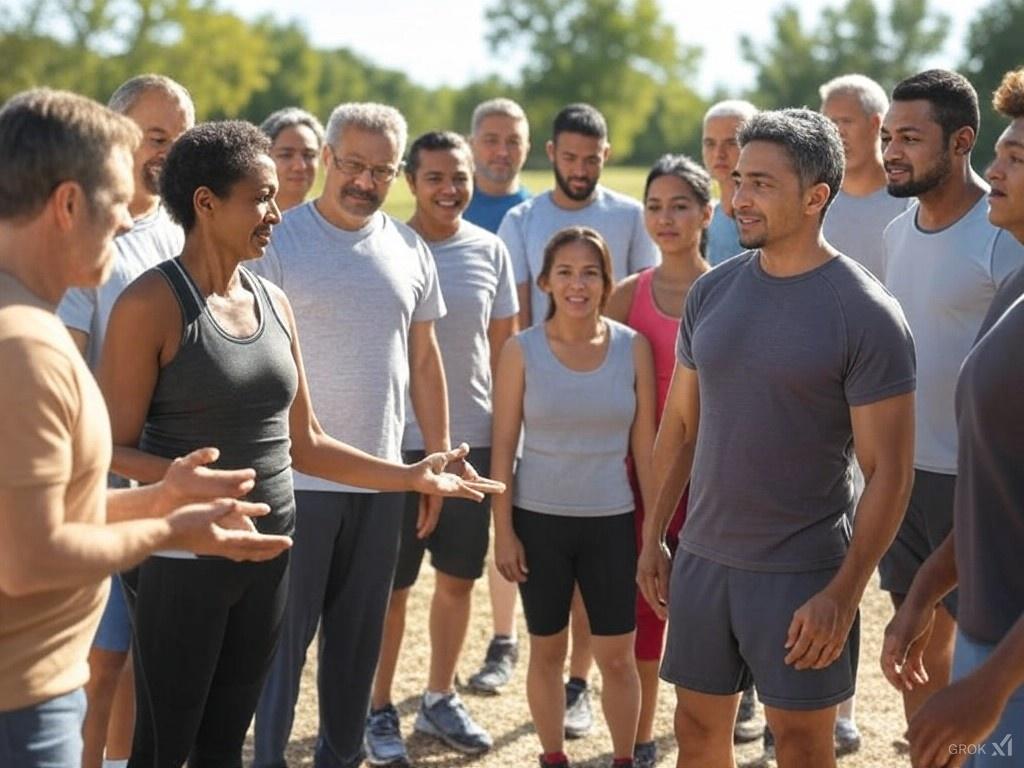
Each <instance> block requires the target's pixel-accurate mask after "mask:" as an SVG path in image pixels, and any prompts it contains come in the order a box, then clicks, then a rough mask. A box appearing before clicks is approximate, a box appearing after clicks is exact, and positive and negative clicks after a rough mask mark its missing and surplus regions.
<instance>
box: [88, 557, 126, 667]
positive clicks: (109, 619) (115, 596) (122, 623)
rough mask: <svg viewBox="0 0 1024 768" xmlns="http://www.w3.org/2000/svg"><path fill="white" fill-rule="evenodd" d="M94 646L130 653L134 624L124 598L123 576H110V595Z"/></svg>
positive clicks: (103, 649)
mask: <svg viewBox="0 0 1024 768" xmlns="http://www.w3.org/2000/svg"><path fill="white" fill-rule="evenodd" d="M92 644H93V647H95V648H99V649H100V650H101V651H114V652H119V653H128V649H129V648H131V645H132V624H131V619H130V618H129V616H128V603H126V602H125V599H124V585H123V584H122V583H121V577H120V576H119V575H118V574H116V573H115V574H114V575H113V576H111V577H110V596H109V597H107V605H106V607H105V608H104V609H103V616H102V617H101V618H100V625H99V626H98V627H97V628H96V636H95V637H94V638H93V641H92Z"/></svg>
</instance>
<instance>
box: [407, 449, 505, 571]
mask: <svg viewBox="0 0 1024 768" xmlns="http://www.w3.org/2000/svg"><path fill="white" fill-rule="evenodd" d="M425 455H426V454H425V453H424V452H423V451H406V452H405V454H404V456H403V458H404V459H405V461H406V462H408V463H412V462H415V461H420V460H421V459H423V457H424V456H425ZM470 461H471V462H472V464H473V467H474V468H475V469H476V471H477V472H479V473H480V474H481V475H483V476H485V477H486V476H487V475H489V474H490V473H491V449H490V448H474V449H473V455H472V457H471V458H470ZM419 503H420V495H419V494H418V493H407V494H405V510H404V512H403V513H402V514H403V517H402V537H401V542H400V544H399V547H398V565H397V566H396V567H395V583H394V589H408V588H409V587H411V586H412V585H413V584H415V583H416V578H417V577H418V576H419V573H420V564H421V563H422V562H423V553H424V551H426V550H430V564H431V565H433V566H434V568H436V569H437V570H439V571H440V572H441V573H444V574H447V575H448V576H454V577H455V578H457V579H468V580H474V579H479V578H480V577H481V576H482V575H483V572H484V558H486V557H487V543H488V536H489V534H490V530H491V505H490V502H489V501H487V500H484V501H482V502H478V501H473V500H472V499H454V498H448V499H445V500H444V506H442V507H441V517H440V519H439V520H438V523H437V528H435V529H434V531H433V533H431V534H430V535H429V536H428V537H427V538H425V539H419V538H416V520H417V517H418V516H419Z"/></svg>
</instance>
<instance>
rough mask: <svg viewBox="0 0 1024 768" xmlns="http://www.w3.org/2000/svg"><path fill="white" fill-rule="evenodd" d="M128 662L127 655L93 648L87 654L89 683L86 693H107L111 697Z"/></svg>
mask: <svg viewBox="0 0 1024 768" xmlns="http://www.w3.org/2000/svg"><path fill="white" fill-rule="evenodd" d="M127 661H128V654H127V653H120V652H117V651H106V650H102V649H99V648H93V649H92V650H91V651H90V652H89V682H88V684H87V685H86V689H87V691H89V692H90V693H91V692H93V691H107V692H109V695H111V696H112V695H113V693H114V689H115V688H116V687H117V681H118V679H120V677H121V672H122V671H123V670H124V669H125V667H126V663H127Z"/></svg>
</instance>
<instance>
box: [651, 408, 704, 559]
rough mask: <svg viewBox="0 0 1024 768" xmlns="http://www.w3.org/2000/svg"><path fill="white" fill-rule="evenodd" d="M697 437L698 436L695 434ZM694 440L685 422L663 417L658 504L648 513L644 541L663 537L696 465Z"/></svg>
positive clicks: (657, 453) (657, 451)
mask: <svg viewBox="0 0 1024 768" xmlns="http://www.w3.org/2000/svg"><path fill="white" fill-rule="evenodd" d="M694 437H696V436H694ZM694 447H695V446H694V442H693V440H691V439H688V437H687V434H686V428H685V425H684V424H683V423H682V422H678V421H675V420H670V419H668V418H665V419H662V422H661V426H660V427H659V428H658V435H657V437H656V438H655V440H654V457H653V459H652V461H651V464H652V470H653V471H652V475H653V477H652V483H653V487H654V507H653V508H652V510H651V511H650V512H649V513H648V514H646V515H645V516H644V530H643V538H644V541H645V542H646V541H648V540H654V541H659V542H660V541H661V540H662V539H664V537H665V531H666V530H667V528H668V524H669V521H671V519H672V514H673V513H674V512H675V510H676V508H677V507H678V506H679V500H680V499H681V498H682V496H683V489H685V488H686V484H687V483H688V482H689V481H690V472H691V471H692V469H693V454H694Z"/></svg>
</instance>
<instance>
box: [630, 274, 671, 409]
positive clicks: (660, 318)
mask: <svg viewBox="0 0 1024 768" xmlns="http://www.w3.org/2000/svg"><path fill="white" fill-rule="evenodd" d="M653 283H654V267H651V268H649V269H645V270H644V271H643V272H641V273H640V274H639V275H638V276H637V281H636V290H635V291H634V292H633V304H632V306H630V308H629V315H628V317H627V318H626V325H628V326H629V327H630V328H633V329H634V330H636V331H639V332H640V333H642V334H643V335H644V336H645V337H647V340H648V341H649V342H650V343H651V348H652V350H653V351H654V376H655V379H656V381H657V385H658V411H657V414H658V423H659V424H660V423H661V413H662V410H664V408H665V398H666V397H667V396H668V386H669V384H670V383H671V382H672V371H674V370H675V367H676V336H677V335H678V334H679V320H680V319H679V318H678V317H672V316H671V315H666V314H665V313H664V312H662V311H661V310H660V309H658V305H657V304H656V303H655V302H654V286H653ZM680 309H682V308H681V307H680Z"/></svg>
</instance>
